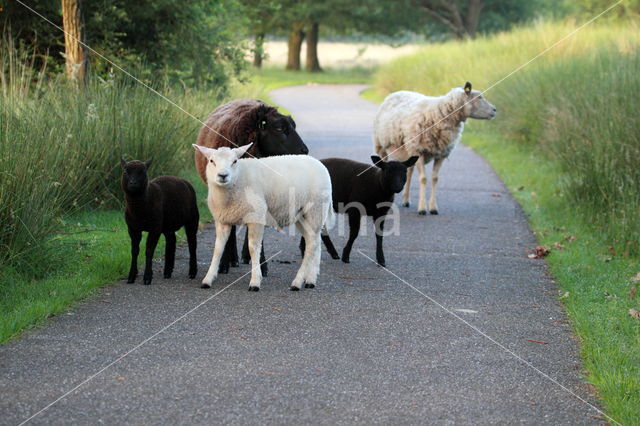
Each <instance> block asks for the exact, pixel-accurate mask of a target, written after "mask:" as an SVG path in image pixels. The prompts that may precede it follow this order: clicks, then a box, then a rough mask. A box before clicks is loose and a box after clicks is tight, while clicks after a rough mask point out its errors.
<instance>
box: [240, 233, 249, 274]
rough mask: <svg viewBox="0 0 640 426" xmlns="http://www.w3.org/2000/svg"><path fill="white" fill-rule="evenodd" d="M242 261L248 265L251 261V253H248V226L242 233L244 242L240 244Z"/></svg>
mask: <svg viewBox="0 0 640 426" xmlns="http://www.w3.org/2000/svg"><path fill="white" fill-rule="evenodd" d="M241 261H242V263H244V264H245V265H248V264H249V262H250V261H251V255H250V254H249V228H247V232H245V233H244V243H243V244H242V258H241Z"/></svg>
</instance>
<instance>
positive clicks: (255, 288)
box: [249, 286, 260, 291]
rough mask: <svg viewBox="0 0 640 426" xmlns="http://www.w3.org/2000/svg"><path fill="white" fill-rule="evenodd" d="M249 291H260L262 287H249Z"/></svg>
mask: <svg viewBox="0 0 640 426" xmlns="http://www.w3.org/2000/svg"><path fill="white" fill-rule="evenodd" d="M249 291H260V287H252V286H249Z"/></svg>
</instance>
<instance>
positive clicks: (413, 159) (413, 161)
mask: <svg viewBox="0 0 640 426" xmlns="http://www.w3.org/2000/svg"><path fill="white" fill-rule="evenodd" d="M416 161H418V156H417V155H414V156H413V157H410V158H409V159H408V160H406V161H403V162H402V164H404V165H405V166H407V167H413V165H414V164H416Z"/></svg>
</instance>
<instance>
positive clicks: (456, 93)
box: [373, 82, 496, 215]
mask: <svg viewBox="0 0 640 426" xmlns="http://www.w3.org/2000/svg"><path fill="white" fill-rule="evenodd" d="M495 116H496V107H494V106H493V105H491V104H490V103H489V102H488V101H487V100H486V99H484V97H483V96H482V92H480V91H478V90H471V83H469V82H467V83H466V84H465V85H464V88H462V87H456V88H453V89H451V91H450V92H449V93H447V94H446V95H444V96H439V97H431V96H425V95H422V94H420V93H416V92H409V91H400V92H394V93H391V94H390V95H389V96H387V97H386V98H385V100H384V101H383V102H382V105H380V109H379V110H378V113H377V114H376V117H375V120H374V124H373V148H374V150H375V152H376V153H377V154H378V155H379V156H381V157H382V158H384V159H387V157H391V158H393V159H394V160H397V161H405V160H406V159H408V158H409V157H412V156H414V155H418V156H419V157H420V158H419V159H418V162H417V163H416V165H415V167H417V168H418V173H419V174H420V201H419V203H418V214H421V215H426V214H427V206H426V193H427V176H426V174H425V170H424V166H425V165H426V164H427V163H429V161H431V159H433V173H432V175H431V197H430V198H429V212H430V213H431V214H438V203H437V202H436V184H437V183H438V172H439V171H440V167H441V166H442V162H443V161H444V159H445V158H447V157H448V156H449V154H451V152H452V151H453V149H454V148H455V147H456V145H457V144H458V142H459V141H460V138H461V137H462V130H463V129H464V122H465V121H466V119H467V118H477V119H484V120H492V119H493V118H494V117H495ZM412 174H413V167H411V168H410V169H408V170H407V182H406V183H405V186H404V194H403V195H402V204H403V205H404V206H405V207H409V191H410V187H411V176H412Z"/></svg>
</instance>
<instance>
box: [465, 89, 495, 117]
mask: <svg viewBox="0 0 640 426" xmlns="http://www.w3.org/2000/svg"><path fill="white" fill-rule="evenodd" d="M464 93H465V95H466V99H465V103H466V104H465V115H466V116H467V117H469V118H476V119H480V120H493V119H494V118H495V116H496V107H495V106H493V105H492V104H490V103H489V101H487V100H486V99H485V97H484V96H483V94H482V92H481V91H479V90H473V89H472V87H471V83H470V82H468V81H467V82H466V83H465V85H464Z"/></svg>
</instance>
